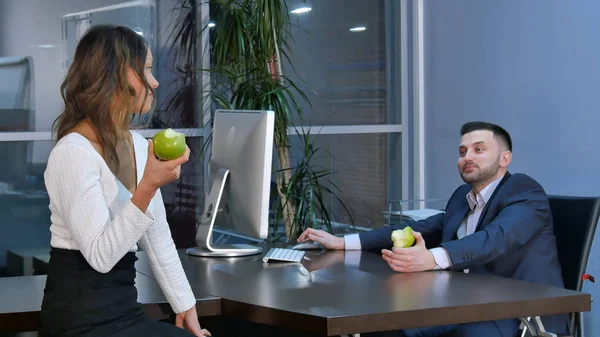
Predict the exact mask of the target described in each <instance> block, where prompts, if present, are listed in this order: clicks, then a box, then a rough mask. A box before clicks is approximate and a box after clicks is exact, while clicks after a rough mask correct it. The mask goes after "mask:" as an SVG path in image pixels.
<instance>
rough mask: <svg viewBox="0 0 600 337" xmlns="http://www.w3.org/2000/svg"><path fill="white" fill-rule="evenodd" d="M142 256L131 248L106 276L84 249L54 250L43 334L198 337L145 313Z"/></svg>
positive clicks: (55, 336)
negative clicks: (139, 273) (140, 289)
mask: <svg viewBox="0 0 600 337" xmlns="http://www.w3.org/2000/svg"><path fill="white" fill-rule="evenodd" d="M136 260H137V257H136V256H135V254H134V253H132V252H129V253H127V254H126V255H125V256H124V257H123V258H122V259H121V260H120V261H119V262H118V263H117V264H116V265H115V266H114V267H113V268H112V270H111V271H109V272H108V273H105V274H104V273H99V272H97V271H96V270H94V269H93V268H92V267H91V266H90V265H89V264H88V263H87V261H86V260H85V258H84V257H83V255H82V254H81V252H80V251H75V250H66V249H57V248H53V249H52V250H51V252H50V266H49V271H48V278H47V280H46V288H45V290H44V299H43V302H42V314H41V324H40V336H44V337H58V336H61V337H70V336H80V337H97V336H113V337H117V336H130V337H132V336H157V337H158V336H176V337H179V336H181V337H190V336H193V334H191V333H189V332H188V331H186V330H183V329H180V328H178V327H176V326H174V325H171V324H167V323H163V322H160V321H157V320H153V319H150V318H149V317H147V316H146V315H145V314H144V312H143V309H142V305H141V304H140V303H138V301H137V289H136V288H135V275H136V271H135V266H134V263H135V261H136Z"/></svg>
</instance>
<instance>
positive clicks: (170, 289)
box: [139, 190, 196, 313]
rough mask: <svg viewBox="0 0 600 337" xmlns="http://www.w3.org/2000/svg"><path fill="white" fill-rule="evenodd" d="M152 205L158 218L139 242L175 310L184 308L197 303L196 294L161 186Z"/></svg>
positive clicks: (186, 308) (178, 311) (176, 311)
mask: <svg viewBox="0 0 600 337" xmlns="http://www.w3.org/2000/svg"><path fill="white" fill-rule="evenodd" d="M152 207H153V208H152V211H153V212H154V214H155V217H156V222H155V223H154V224H153V225H152V226H150V228H148V230H147V231H146V234H144V236H142V239H141V240H140V242H139V245H140V247H141V248H142V249H143V250H144V252H145V253H146V255H147V256H148V259H149V260H150V266H151V267H152V272H153V273H154V276H155V277H156V280H157V281H158V284H159V285H160V287H161V289H162V291H163V293H164V294H165V296H166V297H167V300H169V303H170V304H171V308H173V311H174V312H175V313H180V312H184V311H187V310H189V309H190V308H192V307H193V306H194V305H196V297H195V296H194V293H193V292H192V289H191V287H190V284H189V282H188V279H187V277H186V275H185V272H184V271H183V267H182V266H181V260H180V259H179V255H178V254H177V250H176V249H175V244H174V243H173V239H172V237H171V231H170V230H169V224H168V223H167V219H166V212H165V206H164V203H163V199H162V195H161V193H160V190H158V191H157V193H156V197H155V198H154V201H153V202H152Z"/></svg>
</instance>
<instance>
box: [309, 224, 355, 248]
mask: <svg viewBox="0 0 600 337" xmlns="http://www.w3.org/2000/svg"><path fill="white" fill-rule="evenodd" d="M305 241H315V242H318V243H320V244H322V245H323V247H325V248H327V249H344V248H345V242H344V238H343V237H337V236H334V235H331V234H329V233H327V232H325V231H323V230H320V229H313V228H307V229H306V230H305V231H304V232H303V233H302V234H300V236H299V237H298V242H305Z"/></svg>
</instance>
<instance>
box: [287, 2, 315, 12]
mask: <svg viewBox="0 0 600 337" xmlns="http://www.w3.org/2000/svg"><path fill="white" fill-rule="evenodd" d="M310 11H312V7H310V6H309V5H307V4H304V5H302V6H299V7H296V8H294V9H293V10H292V11H291V12H290V13H292V14H304V13H308V12H310Z"/></svg>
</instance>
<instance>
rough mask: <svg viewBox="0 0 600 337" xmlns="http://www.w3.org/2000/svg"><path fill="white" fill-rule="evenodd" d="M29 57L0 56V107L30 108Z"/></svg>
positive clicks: (30, 80) (30, 73) (30, 81)
mask: <svg viewBox="0 0 600 337" xmlns="http://www.w3.org/2000/svg"><path fill="white" fill-rule="evenodd" d="M32 63H33V60H32V58H31V57H0V109H31V108H32V98H31V96H32V95H33V89H32V86H33V77H32V69H31V68H32Z"/></svg>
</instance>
